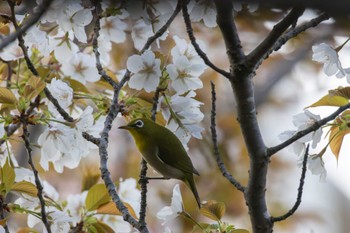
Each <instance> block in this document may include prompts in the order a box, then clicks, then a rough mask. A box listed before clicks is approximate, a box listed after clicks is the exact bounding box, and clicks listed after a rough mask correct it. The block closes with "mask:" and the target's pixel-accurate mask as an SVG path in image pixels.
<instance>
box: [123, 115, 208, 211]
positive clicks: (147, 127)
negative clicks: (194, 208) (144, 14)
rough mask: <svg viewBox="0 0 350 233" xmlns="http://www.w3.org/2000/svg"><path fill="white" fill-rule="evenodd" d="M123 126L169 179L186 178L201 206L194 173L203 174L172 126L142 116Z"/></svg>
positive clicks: (151, 163) (157, 168) (183, 179)
mask: <svg viewBox="0 0 350 233" xmlns="http://www.w3.org/2000/svg"><path fill="white" fill-rule="evenodd" d="M119 129H126V130H128V131H129V132H130V133H131V135H132V136H133V138H134V140H135V142H136V145H137V147H138V149H139V151H140V152H141V154H142V156H143V158H144V159H145V160H146V161H147V163H148V164H150V165H151V166H152V167H153V168H154V169H155V170H156V171H157V172H159V173H160V174H161V175H163V176H164V177H165V178H174V179H178V180H182V181H183V182H185V184H186V185H187V186H188V187H189V188H190V189H191V191H192V193H193V195H194V196H195V198H196V201H197V204H198V206H199V208H200V207H201V202H200V199H199V195H198V192H197V188H196V185H195V183H194V179H193V174H196V175H199V173H198V171H197V170H196V169H195V168H194V167H193V164H192V161H191V159H190V157H188V155H187V152H186V150H185V148H184V147H183V145H182V143H181V142H180V140H179V139H178V138H177V137H176V136H175V134H174V133H173V132H171V131H170V130H169V129H167V128H165V127H163V126H161V125H158V124H156V123H155V122H153V121H151V120H149V119H146V118H139V119H135V120H133V121H131V122H130V123H129V124H127V125H125V126H120V127H119Z"/></svg>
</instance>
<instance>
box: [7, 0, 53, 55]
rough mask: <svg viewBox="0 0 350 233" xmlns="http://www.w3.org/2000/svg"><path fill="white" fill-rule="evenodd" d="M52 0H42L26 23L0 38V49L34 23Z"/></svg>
mask: <svg viewBox="0 0 350 233" xmlns="http://www.w3.org/2000/svg"><path fill="white" fill-rule="evenodd" d="M52 1H53V0H44V1H43V2H42V4H41V5H39V7H38V8H37V12H36V13H34V14H32V15H31V17H30V18H29V19H28V20H27V21H26V23H25V24H24V25H23V26H21V27H19V28H18V29H17V30H16V32H14V33H12V34H11V35H9V36H8V37H6V38H4V39H3V40H1V44H0V50H1V49H3V48H5V47H6V46H7V45H8V44H10V43H11V42H12V41H14V40H15V39H16V38H18V36H22V35H23V33H25V32H26V31H27V30H28V29H29V28H30V27H32V26H33V25H34V24H36V23H37V22H38V21H39V19H40V18H41V16H42V15H43V14H44V13H45V12H46V10H47V9H48V8H49V7H50V5H51V2H52Z"/></svg>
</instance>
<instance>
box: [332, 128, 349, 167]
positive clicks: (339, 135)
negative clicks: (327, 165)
mask: <svg viewBox="0 0 350 233" xmlns="http://www.w3.org/2000/svg"><path fill="white" fill-rule="evenodd" d="M349 133H350V129H349V128H348V129H343V130H341V129H340V127H339V126H337V125H335V126H332V127H331V129H330V134H329V138H330V140H331V141H330V143H329V147H330V148H331V150H332V153H333V154H334V156H335V158H336V159H337V160H338V157H339V153H340V149H341V146H342V143H343V139H344V136H345V135H347V134H349Z"/></svg>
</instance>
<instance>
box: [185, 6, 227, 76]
mask: <svg viewBox="0 0 350 233" xmlns="http://www.w3.org/2000/svg"><path fill="white" fill-rule="evenodd" d="M182 13H183V18H184V21H185V24H186V30H187V34H188V37H189V38H190V41H191V44H192V45H193V47H194V49H195V50H196V52H197V54H198V55H199V56H200V57H201V58H202V59H203V61H204V63H205V64H206V65H207V66H209V67H210V68H212V69H213V70H215V71H216V72H218V73H219V74H221V75H223V76H224V77H226V78H228V77H229V76H230V74H229V73H227V72H226V71H225V70H222V69H220V68H218V67H217V66H215V65H214V64H213V63H212V62H211V61H210V60H209V58H208V56H207V54H205V52H204V51H203V50H202V49H201V48H200V47H199V45H198V43H197V41H196V37H195V36H194V33H193V28H192V25H191V20H190V16H189V14H188V11H187V5H186V4H185V3H184V4H183V6H182Z"/></svg>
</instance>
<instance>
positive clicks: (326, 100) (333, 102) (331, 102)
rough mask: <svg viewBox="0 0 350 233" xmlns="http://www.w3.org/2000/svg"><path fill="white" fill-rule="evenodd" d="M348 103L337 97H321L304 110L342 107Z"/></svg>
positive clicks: (346, 100) (329, 95) (331, 95)
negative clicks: (321, 107) (320, 107)
mask: <svg viewBox="0 0 350 233" xmlns="http://www.w3.org/2000/svg"><path fill="white" fill-rule="evenodd" d="M347 103H349V100H348V99H346V98H344V97H342V96H338V95H333V94H328V95H325V96H323V97H322V98H321V99H319V100H318V101H316V102H315V103H313V104H311V105H310V106H307V107H306V108H311V107H319V106H338V107H340V106H343V105H345V104H347Z"/></svg>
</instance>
